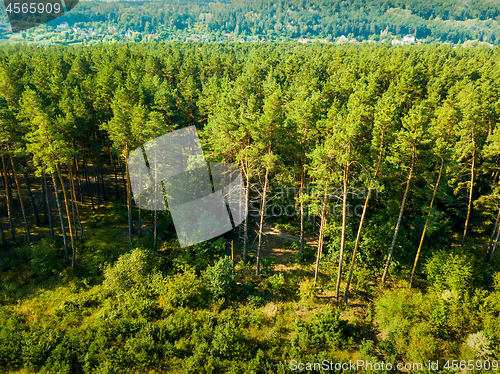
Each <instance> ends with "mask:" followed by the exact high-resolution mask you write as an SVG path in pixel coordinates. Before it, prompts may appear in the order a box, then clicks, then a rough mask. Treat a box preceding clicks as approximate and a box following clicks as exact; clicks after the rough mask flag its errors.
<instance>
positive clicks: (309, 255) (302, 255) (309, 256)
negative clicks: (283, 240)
mask: <svg viewBox="0 0 500 374" xmlns="http://www.w3.org/2000/svg"><path fill="white" fill-rule="evenodd" d="M299 249H300V244H299V247H298V248H297V250H299ZM315 258H316V249H315V248H313V247H311V246H308V245H305V246H304V252H300V251H299V252H297V254H296V255H295V258H294V261H295V262H299V263H309V262H311V261H313V260H314V259H315Z"/></svg>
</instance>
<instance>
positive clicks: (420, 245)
mask: <svg viewBox="0 0 500 374" xmlns="http://www.w3.org/2000/svg"><path fill="white" fill-rule="evenodd" d="M443 165H444V160H443V158H441V165H440V167H439V174H438V178H437V181H436V185H435V186H434V191H432V199H431V203H430V205H429V213H428V214H427V218H426V220H425V225H424V229H423V230H422V235H421V236H420V243H419V244H418V249H417V255H416V256H415V263H414V264H413V270H412V271H411V278H410V288H411V286H412V284H413V277H414V276H415V270H416V269H417V263H418V258H419V256H420V251H421V250H422V243H423V242H424V238H425V233H426V231H427V226H428V225H429V219H430V217H431V209H432V207H433V205H434V199H435V198H436V194H437V190H438V186H439V182H440V181H441V175H442V173H443Z"/></svg>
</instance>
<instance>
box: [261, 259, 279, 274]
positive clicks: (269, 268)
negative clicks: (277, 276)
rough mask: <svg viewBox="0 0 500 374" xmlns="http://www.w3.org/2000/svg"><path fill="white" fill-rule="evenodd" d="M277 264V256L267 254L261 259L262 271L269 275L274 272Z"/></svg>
mask: <svg viewBox="0 0 500 374" xmlns="http://www.w3.org/2000/svg"><path fill="white" fill-rule="evenodd" d="M275 266H276V258H275V257H272V256H267V257H266V258H263V259H261V260H260V273H261V274H262V275H264V276H269V275H271V274H273V273H274V267H275Z"/></svg>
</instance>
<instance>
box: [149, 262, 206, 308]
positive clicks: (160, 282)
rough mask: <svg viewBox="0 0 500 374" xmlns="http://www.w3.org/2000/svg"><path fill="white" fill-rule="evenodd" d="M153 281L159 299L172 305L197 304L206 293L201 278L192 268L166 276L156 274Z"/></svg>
mask: <svg viewBox="0 0 500 374" xmlns="http://www.w3.org/2000/svg"><path fill="white" fill-rule="evenodd" d="M155 282H156V284H157V287H156V288H157V290H158V293H159V294H160V297H161V299H162V300H163V301H164V302H165V303H166V304H167V305H169V306H172V307H183V306H188V305H190V306H195V305H199V304H200V302H201V301H202V300H203V299H204V296H205V293H206V287H205V284H204V282H203V279H202V278H201V277H200V276H198V275H196V272H195V270H194V269H192V268H191V269H186V270H185V271H184V273H178V274H175V275H172V276H169V277H167V278H163V277H161V276H158V277H156V280H155Z"/></svg>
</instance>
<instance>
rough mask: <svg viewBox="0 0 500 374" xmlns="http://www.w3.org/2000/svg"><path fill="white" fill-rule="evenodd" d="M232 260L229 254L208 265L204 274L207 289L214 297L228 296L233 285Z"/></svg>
mask: <svg viewBox="0 0 500 374" xmlns="http://www.w3.org/2000/svg"><path fill="white" fill-rule="evenodd" d="M232 268H233V262H232V261H231V258H230V257H229V256H225V257H223V258H221V259H220V260H219V261H217V262H216V263H215V265H214V266H209V267H208V268H207V271H206V275H207V278H208V282H209V289H210V291H211V292H212V294H213V296H214V297H216V298H217V297H222V296H229V295H230V294H231V289H232V287H233V284H234V281H233V280H232Z"/></svg>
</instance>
